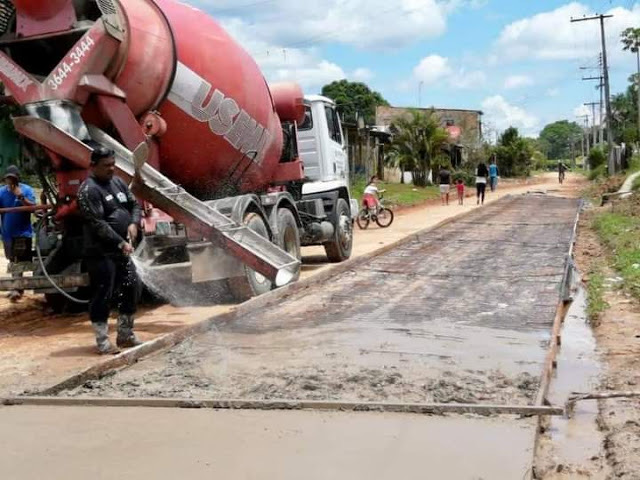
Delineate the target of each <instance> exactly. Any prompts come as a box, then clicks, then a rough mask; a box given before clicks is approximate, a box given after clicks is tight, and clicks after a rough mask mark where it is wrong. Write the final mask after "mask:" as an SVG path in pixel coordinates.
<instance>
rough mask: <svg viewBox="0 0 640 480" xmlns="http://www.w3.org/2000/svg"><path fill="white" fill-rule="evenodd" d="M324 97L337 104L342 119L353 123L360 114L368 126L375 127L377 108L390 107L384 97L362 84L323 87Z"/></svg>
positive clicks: (335, 84) (339, 84)
mask: <svg viewBox="0 0 640 480" xmlns="http://www.w3.org/2000/svg"><path fill="white" fill-rule="evenodd" d="M322 95H324V96H325V97H329V98H330V99H332V100H333V101H334V102H336V105H337V108H338V111H339V112H340V114H341V115H342V118H343V119H344V120H345V121H347V122H353V123H355V121H356V119H357V115H358V114H360V115H363V116H364V120H365V123H366V124H367V125H373V124H374V123H375V121H376V107H377V106H378V105H384V106H388V105H389V102H387V101H386V100H385V99H384V98H383V97H382V95H380V94H379V93H378V92H374V91H372V90H371V89H370V88H369V87H368V86H367V85H366V84H364V83H362V82H349V81H348V80H339V81H335V82H332V83H330V84H329V85H325V86H324V87H322Z"/></svg>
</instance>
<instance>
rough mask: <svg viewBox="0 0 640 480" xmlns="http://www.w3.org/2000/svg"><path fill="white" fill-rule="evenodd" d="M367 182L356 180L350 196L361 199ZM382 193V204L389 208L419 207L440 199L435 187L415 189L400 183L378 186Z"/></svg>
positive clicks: (362, 179)
mask: <svg viewBox="0 0 640 480" xmlns="http://www.w3.org/2000/svg"><path fill="white" fill-rule="evenodd" d="M366 186H367V180H366V179H364V178H358V179H357V180H356V181H355V182H354V183H353V185H352V187H351V194H352V195H353V196H354V198H357V199H358V200H360V199H362V195H363V192H364V189H365V187H366ZM379 188H380V189H384V190H386V192H384V194H383V195H384V202H385V203H386V204H388V205H391V206H401V207H412V206H414V205H420V204H422V203H424V202H426V201H427V200H433V199H437V198H440V191H439V189H438V187H436V186H433V185H432V186H427V187H416V186H414V185H408V184H401V183H384V182H382V183H381V184H380V185H379Z"/></svg>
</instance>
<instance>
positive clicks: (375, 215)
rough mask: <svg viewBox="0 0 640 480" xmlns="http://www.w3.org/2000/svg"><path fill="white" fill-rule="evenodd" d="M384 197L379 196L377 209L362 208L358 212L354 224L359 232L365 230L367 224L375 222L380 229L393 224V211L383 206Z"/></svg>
mask: <svg viewBox="0 0 640 480" xmlns="http://www.w3.org/2000/svg"><path fill="white" fill-rule="evenodd" d="M383 199H384V197H383V196H382V195H380V198H379V199H378V207H376V208H373V209H369V208H368V207H362V208H361V209H360V211H359V212H358V218H357V219H356V223H357V224H358V227H359V228H360V229H361V230H366V229H367V228H368V227H369V223H371V222H376V223H377V224H378V226H379V227H380V228H387V227H389V226H391V224H392V223H393V218H394V215H393V211H392V210H391V209H389V208H387V207H385V206H384V205H383Z"/></svg>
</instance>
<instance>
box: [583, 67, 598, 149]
mask: <svg viewBox="0 0 640 480" xmlns="http://www.w3.org/2000/svg"><path fill="white" fill-rule="evenodd" d="M600 65H602V56H600ZM580 68H581V69H582V68H584V69H586V67H580ZM582 80H583V81H586V80H598V82H599V83H598V86H597V87H596V88H597V89H599V90H600V102H597V103H596V104H599V105H600V108H599V109H598V111H599V117H600V120H599V121H598V129H597V132H598V134H599V135H598V136H599V139H598V140H594V141H593V143H594V145H595V144H596V143H604V133H603V132H604V125H603V123H602V107H603V106H604V104H603V101H604V100H603V88H604V77H603V76H602V75H600V76H599V77H582ZM585 105H591V104H589V103H585ZM595 127H596V117H595V114H594V116H593V128H594V130H595ZM594 135H595V133H594Z"/></svg>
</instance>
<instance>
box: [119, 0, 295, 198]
mask: <svg viewBox="0 0 640 480" xmlns="http://www.w3.org/2000/svg"><path fill="white" fill-rule="evenodd" d="M119 8H120V10H121V15H120V16H121V17H122V18H124V19H125V22H126V32H127V33H126V39H125V41H124V42H123V46H122V48H121V51H120V59H119V61H117V62H115V64H114V66H113V67H112V70H111V77H112V78H114V80H115V82H116V83H117V85H118V86H119V87H120V88H122V89H123V90H124V91H125V92H126V93H127V97H128V103H129V106H130V107H131V109H132V111H133V112H134V113H135V114H136V115H141V114H143V113H144V112H145V111H147V110H158V111H159V112H160V114H161V115H162V118H163V119H164V120H165V121H166V123H167V130H166V133H164V135H163V136H162V137H161V138H159V139H158V142H159V150H160V170H161V171H162V173H164V174H165V175H167V176H168V177H170V178H171V179H172V180H173V181H175V182H176V183H179V184H181V185H183V186H184V187H185V188H187V189H188V190H190V191H191V192H192V193H193V194H195V195H197V196H199V197H201V198H207V197H213V196H215V195H220V192H227V194H229V195H230V194H234V193H237V192H240V193H243V192H255V191H264V190H265V189H266V187H267V186H268V185H269V183H270V181H271V179H272V178H273V175H274V173H275V171H276V167H277V164H278V163H279V161H280V155H281V152H282V143H283V136H282V129H281V123H280V119H279V117H278V114H277V111H276V106H275V103H274V100H273V98H272V96H271V93H270V91H269V87H268V86H267V83H266V82H265V79H264V77H263V75H262V73H261V71H260V69H259V68H258V66H257V64H256V63H255V61H254V60H253V59H252V58H251V56H249V54H248V53H247V52H245V51H244V50H243V49H242V48H241V47H240V46H239V45H238V44H237V43H236V42H235V41H234V40H233V39H232V38H231V37H230V36H229V35H228V34H227V33H226V32H225V31H224V30H223V29H222V28H221V27H220V25H218V24H217V23H216V22H215V21H214V20H213V19H211V18H210V17H209V16H207V15H206V14H204V13H203V12H201V11H199V10H197V9H195V8H193V7H190V6H188V5H185V4H182V3H177V2H175V1H173V0H156V1H155V2H152V1H150V0H144V1H143V0H121V1H120V5H119ZM288 91H289V92H291V95H294V96H296V97H300V96H301V91H300V89H299V88H298V89H297V90H296V89H295V88H289V89H288ZM296 102H297V103H300V100H298V99H297V98H296V99H292V100H289V102H288V103H289V112H290V113H291V115H292V116H296V115H297V114H298V113H299V110H298V109H297V108H296ZM280 103H282V104H283V105H286V104H287V101H286V99H280Z"/></svg>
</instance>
